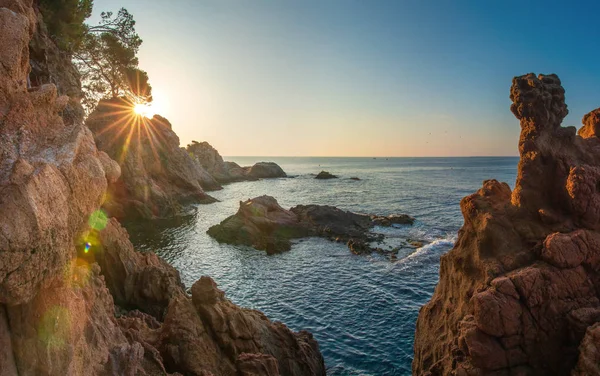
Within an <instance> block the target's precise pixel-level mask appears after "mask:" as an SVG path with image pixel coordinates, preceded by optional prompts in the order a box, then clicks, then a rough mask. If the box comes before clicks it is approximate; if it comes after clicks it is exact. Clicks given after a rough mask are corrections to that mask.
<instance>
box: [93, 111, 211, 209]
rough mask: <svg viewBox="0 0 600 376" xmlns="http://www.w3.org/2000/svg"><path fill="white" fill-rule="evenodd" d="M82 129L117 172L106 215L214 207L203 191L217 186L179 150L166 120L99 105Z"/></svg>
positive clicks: (175, 136) (175, 137) (174, 135)
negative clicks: (190, 205)
mask: <svg viewBox="0 0 600 376" xmlns="http://www.w3.org/2000/svg"><path fill="white" fill-rule="evenodd" d="M86 125H87V126H88V127H89V128H90V129H91V130H92V132H94V138H95V140H96V144H97V145H98V147H99V148H100V149H101V150H102V151H104V152H106V153H107V154H108V155H109V156H110V157H111V158H112V159H114V160H116V161H117V162H118V163H119V165H120V168H121V178H120V179H119V180H117V181H116V182H115V183H114V184H112V185H111V189H110V198H111V201H110V202H109V203H108V204H107V206H106V208H107V209H108V211H109V212H110V214H111V215H113V216H116V217H124V216H129V217H136V216H139V217H142V218H164V217H169V216H173V215H177V214H178V213H180V211H181V205H182V204H185V203H190V202H195V203H210V202H214V201H215V200H214V199H213V198H212V197H210V196H209V195H207V194H206V193H205V192H204V190H203V188H202V187H203V186H204V187H209V188H220V186H219V185H218V183H216V182H215V181H214V179H212V177H211V176H210V175H209V174H208V173H207V172H206V171H205V170H204V169H203V168H202V166H200V165H199V164H198V163H196V162H195V161H194V160H193V159H192V158H191V157H190V156H189V155H188V154H187V153H186V152H185V151H184V150H182V149H181V148H180V147H179V138H178V137H177V135H176V134H175V132H173V130H172V129H171V124H170V123H169V122H168V121H167V119H165V118H162V117H160V116H158V115H156V116H154V118H152V119H148V118H145V117H142V116H138V115H135V114H134V112H133V105H132V104H131V103H130V102H128V101H126V100H124V99H111V100H103V101H100V103H99V104H98V106H97V107H96V109H95V111H94V112H93V113H92V114H90V116H89V117H88V119H87V121H86Z"/></svg>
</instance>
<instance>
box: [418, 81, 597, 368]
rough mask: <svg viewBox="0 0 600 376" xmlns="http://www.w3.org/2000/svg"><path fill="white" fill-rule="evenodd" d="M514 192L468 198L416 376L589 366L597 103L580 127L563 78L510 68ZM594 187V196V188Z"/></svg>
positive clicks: (425, 324)
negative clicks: (569, 122) (572, 120)
mask: <svg viewBox="0 0 600 376" xmlns="http://www.w3.org/2000/svg"><path fill="white" fill-rule="evenodd" d="M510 98H511V100H512V101H513V104H512V106H511V110H512V112H513V113H514V114H515V116H516V117H517V118H518V119H519V120H520V124H521V138H520V141H519V151H520V154H521V160H520V162H519V167H518V176H517V181H516V184H515V189H514V190H513V191H511V189H510V187H509V186H508V185H507V184H505V183H499V182H497V181H495V180H488V181H485V182H484V184H483V187H482V188H481V189H480V190H479V191H478V192H477V193H475V194H473V195H471V196H468V197H466V198H464V199H463V200H462V201H461V210H462V213H463V216H464V220H465V223H464V226H463V227H462V229H461V230H460V231H459V237H458V240H457V242H456V244H455V246H454V248H453V249H452V250H451V251H450V252H448V253H447V254H445V255H443V256H442V258H441V262H440V279H439V283H438V285H437V287H436V289H435V292H434V295H433V297H432V298H431V301H430V302H429V303H428V304H426V305H425V306H424V307H423V308H421V310H420V312H419V318H418V320H417V329H416V334H415V344H414V349H415V356H414V361H413V374H415V375H432V376H433V375H449V374H453V375H492V374H493V375H517V374H518V375H542V374H543V375H569V374H573V375H584V374H585V375H588V374H589V375H592V374H597V373H598V368H597V364H598V363H597V359H598V357H597V354H598V352H597V351H598V350H597V346H596V345H597V342H598V340H597V324H596V323H597V322H599V321H600V314H599V313H598V312H600V300H599V296H598V293H597V291H598V288H599V287H600V273H598V265H600V232H599V230H600V214H599V213H600V210H599V209H598V208H600V204H598V203H599V202H600V196H599V194H598V190H597V182H598V180H599V178H600V158H599V157H598V150H599V147H600V141H599V140H598V138H597V137H596V130H595V129H596V125H597V110H595V111H593V112H592V113H590V114H588V115H586V116H585V117H584V120H583V122H584V127H583V128H582V130H580V132H579V133H580V136H577V135H576V134H575V133H576V132H575V128H574V127H567V128H562V127H561V126H560V123H561V121H562V119H563V118H564V117H565V116H566V115H567V113H568V110H567V106H566V104H565V102H564V89H563V88H562V86H561V82H560V80H559V78H558V77H557V76H556V75H539V76H537V77H536V76H535V75H534V74H528V75H525V76H520V77H515V78H514V79H513V85H512V87H511V95H510ZM597 196H598V197H597Z"/></svg>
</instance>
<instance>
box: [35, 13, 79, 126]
mask: <svg viewBox="0 0 600 376" xmlns="http://www.w3.org/2000/svg"><path fill="white" fill-rule="evenodd" d="M34 11H35V16H36V25H35V26H36V27H35V31H34V34H33V38H31V41H30V43H29V63H30V65H31V72H30V74H29V85H30V87H39V86H42V85H45V84H54V85H55V86H56V89H57V91H58V95H66V96H68V98H69V101H68V103H67V105H66V106H65V107H64V108H63V109H62V110H61V111H60V112H59V114H60V115H61V116H62V118H63V121H64V122H65V124H67V125H71V124H75V123H81V122H82V121H83V118H84V116H85V113H84V111H83V107H82V106H81V103H80V100H81V98H82V97H83V93H82V91H81V82H80V80H79V72H78V71H77V69H76V68H75V67H74V66H73V64H72V63H71V58H70V56H69V55H68V54H66V53H64V52H62V51H60V50H59V49H58V47H57V46H56V45H55V44H54V42H53V41H52V40H51V39H50V37H49V36H48V30H47V29H46V25H45V24H44V21H43V17H42V15H41V14H40V12H39V10H38V9H37V8H35V7H34Z"/></svg>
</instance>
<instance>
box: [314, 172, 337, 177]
mask: <svg viewBox="0 0 600 376" xmlns="http://www.w3.org/2000/svg"><path fill="white" fill-rule="evenodd" d="M337 178H338V177H337V176H336V175H333V174H330V173H329V172H327V171H321V172H319V173H318V174H317V176H315V179H337Z"/></svg>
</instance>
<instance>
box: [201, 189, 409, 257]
mask: <svg viewBox="0 0 600 376" xmlns="http://www.w3.org/2000/svg"><path fill="white" fill-rule="evenodd" d="M413 222H414V218H412V217H409V216H408V215H405V214H402V215H391V216H388V217H381V216H375V215H366V214H357V213H352V212H348V211H344V210H341V209H338V208H336V207H333V206H326V205H298V206H295V207H293V208H291V209H290V210H286V209H284V208H282V207H281V206H280V205H279V203H277V200H275V198H273V197H271V196H260V197H256V198H254V199H252V200H248V201H245V202H240V208H239V210H238V212H237V213H236V214H235V215H232V216H230V217H229V218H226V219H225V220H224V221H223V222H221V223H220V224H218V225H215V226H212V227H211V228H209V229H208V231H207V232H208V234H209V235H210V236H212V237H213V238H215V239H216V240H217V241H219V242H221V243H228V244H239V245H249V246H252V247H254V248H256V249H259V250H265V251H267V254H274V253H280V252H283V251H288V250H290V248H291V240H292V239H297V238H303V237H309V236H321V237H324V238H327V239H331V240H335V241H338V242H347V243H348V247H349V248H350V249H351V250H352V251H353V252H354V253H371V252H380V253H390V252H391V251H390V250H383V249H381V248H379V247H376V246H373V245H371V244H369V243H372V242H378V241H379V242H380V241H381V240H383V235H381V234H375V233H373V232H371V229H372V228H373V227H374V226H375V225H379V226H391V225H392V224H412V223H413Z"/></svg>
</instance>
